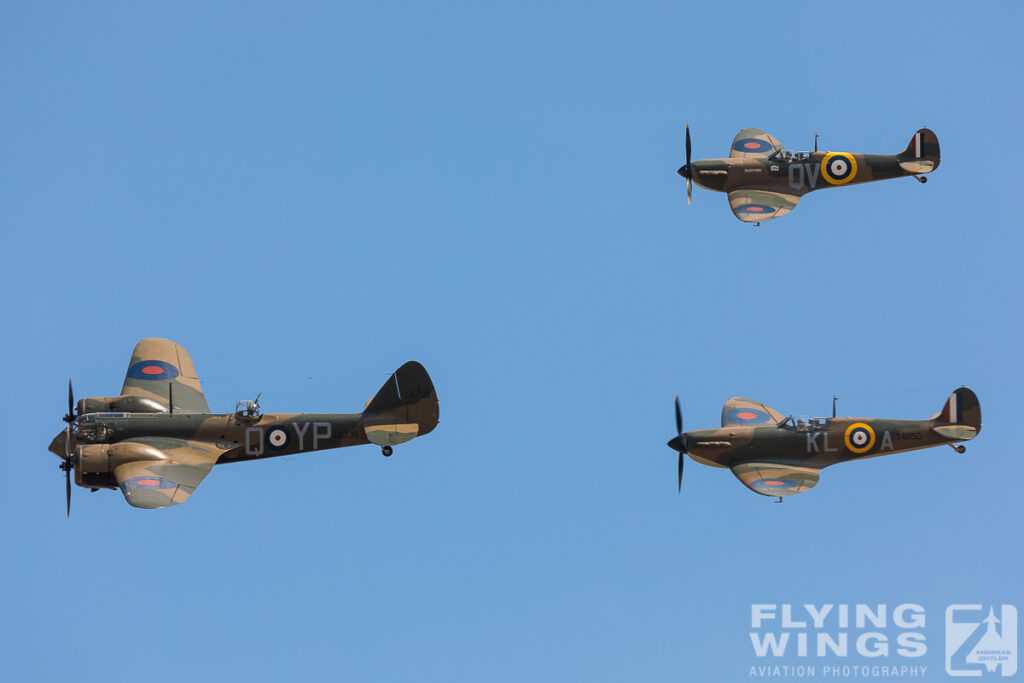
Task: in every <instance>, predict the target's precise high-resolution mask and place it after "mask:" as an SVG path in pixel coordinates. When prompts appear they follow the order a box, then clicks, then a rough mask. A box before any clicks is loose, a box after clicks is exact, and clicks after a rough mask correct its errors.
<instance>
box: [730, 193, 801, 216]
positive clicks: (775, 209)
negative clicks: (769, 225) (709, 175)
mask: <svg viewBox="0 0 1024 683" xmlns="http://www.w3.org/2000/svg"><path fill="white" fill-rule="evenodd" d="M799 201H800V197H799V196H798V195H795V194H782V193H781V192H768V191H767V190H735V191H733V192H730V193H729V208H730V209H732V212H733V213H734V214H736V218H739V219H740V220H741V221H744V222H745V223H760V222H761V221H770V220H771V219H773V218H779V217H781V216H785V215H786V214H787V213H789V212H790V211H792V210H793V209H795V208H796V205H797V203H799Z"/></svg>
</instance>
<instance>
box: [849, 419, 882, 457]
mask: <svg viewBox="0 0 1024 683" xmlns="http://www.w3.org/2000/svg"><path fill="white" fill-rule="evenodd" d="M843 441H844V443H845V444H846V448H847V449H848V450H850V451H851V452H853V453H867V452H868V451H870V450H871V447H872V446H874V445H875V430H873V429H872V428H871V425H868V424H865V423H864V422H854V423H853V424H852V425H850V426H849V427H847V428H846V433H845V434H844V435H843Z"/></svg>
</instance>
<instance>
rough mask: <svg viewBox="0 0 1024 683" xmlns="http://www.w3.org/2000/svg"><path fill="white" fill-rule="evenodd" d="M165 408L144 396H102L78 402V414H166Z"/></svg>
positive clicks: (158, 402)
mask: <svg viewBox="0 0 1024 683" xmlns="http://www.w3.org/2000/svg"><path fill="white" fill-rule="evenodd" d="M166 412H168V410H167V406H165V405H164V404H163V403H160V401H157V400H156V399H152V398H146V397H145V396H104V397H102V398H83V399H81V400H80V401H79V402H78V414H79V415H86V414H88V413H166Z"/></svg>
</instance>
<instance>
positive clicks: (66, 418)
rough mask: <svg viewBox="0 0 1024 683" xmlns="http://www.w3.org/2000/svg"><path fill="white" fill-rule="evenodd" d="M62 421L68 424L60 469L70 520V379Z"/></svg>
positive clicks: (72, 395)
mask: <svg viewBox="0 0 1024 683" xmlns="http://www.w3.org/2000/svg"><path fill="white" fill-rule="evenodd" d="M63 419H64V421H65V422H67V423H68V426H67V427H65V428H64V462H62V463H61V464H60V468H61V469H62V470H63V471H64V489H65V492H66V495H67V500H68V508H67V515H68V518H69V519H70V517H71V470H72V469H74V463H73V461H72V460H71V423H72V422H74V421H75V393H74V391H72V389H71V378H70V377H68V412H67V414H66V415H65V416H64V418H63Z"/></svg>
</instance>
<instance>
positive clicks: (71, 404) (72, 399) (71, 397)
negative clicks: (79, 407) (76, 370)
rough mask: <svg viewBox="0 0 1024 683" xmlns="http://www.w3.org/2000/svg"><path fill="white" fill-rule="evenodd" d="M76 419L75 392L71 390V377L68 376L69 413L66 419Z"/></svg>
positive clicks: (68, 421)
mask: <svg viewBox="0 0 1024 683" xmlns="http://www.w3.org/2000/svg"><path fill="white" fill-rule="evenodd" d="M74 419H75V392H74V391H72V390H71V377H68V413H67V415H65V416H64V421H65V422H67V423H71V422H72V421H74Z"/></svg>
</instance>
